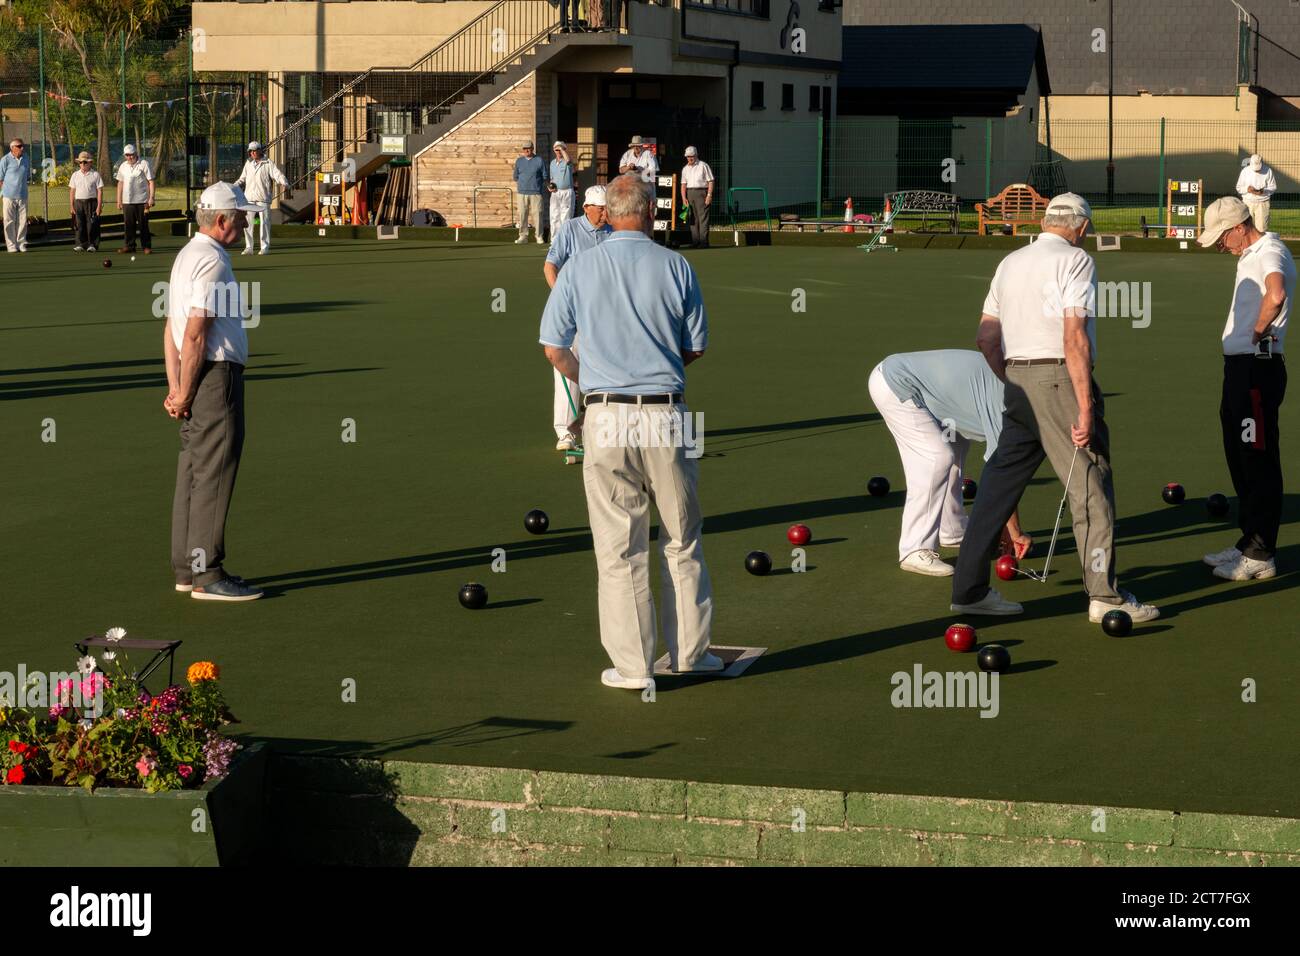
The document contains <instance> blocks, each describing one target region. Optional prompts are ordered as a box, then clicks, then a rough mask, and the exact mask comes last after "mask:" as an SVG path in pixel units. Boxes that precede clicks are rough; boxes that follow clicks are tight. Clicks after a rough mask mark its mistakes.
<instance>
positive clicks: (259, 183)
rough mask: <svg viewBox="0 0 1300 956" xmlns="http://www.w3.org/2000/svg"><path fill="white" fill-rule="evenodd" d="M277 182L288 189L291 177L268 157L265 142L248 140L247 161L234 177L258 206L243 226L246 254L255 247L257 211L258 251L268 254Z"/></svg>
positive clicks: (260, 253) (251, 202) (259, 253)
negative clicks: (258, 229) (260, 233)
mask: <svg viewBox="0 0 1300 956" xmlns="http://www.w3.org/2000/svg"><path fill="white" fill-rule="evenodd" d="M276 183H279V184H280V185H281V186H283V187H285V189H286V190H287V189H288V187H289V180H288V179H286V178H285V176H284V173H282V172H281V171H280V167H279V166H277V165H275V163H273V162H271V160H269V159H267V158H266V157H265V156H264V155H263V153H262V144H261V143H259V142H258V141H257V140H253V141H252V142H251V143H249V144H248V161H247V162H246V163H244V169H243V171H242V172H241V173H240V174H239V178H238V179H236V180H235V185H236V186H238V187H239V188H240V189H242V190H244V195H245V196H246V197H247V198H248V201H249V203H250V204H251V205H254V206H256V207H257V211H256V213H252V212H250V213H249V214H248V228H247V229H246V230H244V255H250V254H251V253H252V251H253V245H254V243H253V236H254V227H253V216H254V215H256V216H258V217H259V218H260V219H261V220H262V248H261V250H260V251H259V252H258V255H259V256H264V255H266V250H268V249H270V248H271V200H272V199H273V198H274V196H275V184H276Z"/></svg>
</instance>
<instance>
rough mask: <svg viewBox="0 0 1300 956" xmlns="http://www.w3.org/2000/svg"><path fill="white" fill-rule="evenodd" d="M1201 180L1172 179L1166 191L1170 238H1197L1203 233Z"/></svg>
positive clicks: (1166, 215) (1166, 212) (1168, 233)
mask: <svg viewBox="0 0 1300 956" xmlns="http://www.w3.org/2000/svg"><path fill="white" fill-rule="evenodd" d="M1201 185H1202V183H1201V180H1199V179H1171V180H1169V182H1168V188H1167V189H1166V192H1165V223H1166V225H1167V231H1166V233H1165V235H1167V236H1168V237H1169V238H1170V239H1195V238H1196V237H1197V236H1199V235H1200V234H1201V215H1202V208H1201V201H1202V192H1201Z"/></svg>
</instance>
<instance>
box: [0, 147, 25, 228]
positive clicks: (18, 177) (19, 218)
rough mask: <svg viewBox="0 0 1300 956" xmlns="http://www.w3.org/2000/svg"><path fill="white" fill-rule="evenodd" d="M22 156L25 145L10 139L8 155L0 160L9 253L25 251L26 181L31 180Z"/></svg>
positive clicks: (0, 187) (0, 188)
mask: <svg viewBox="0 0 1300 956" xmlns="http://www.w3.org/2000/svg"><path fill="white" fill-rule="evenodd" d="M26 153H27V144H26V143H24V142H23V141H22V140H21V139H13V140H11V141H10V142H9V152H7V153H5V155H4V158H3V159H0V196H3V203H2V205H3V206H4V231H5V249H6V250H7V251H9V252H26V251H27V180H29V179H31V178H32V163H31V160H29V159H28V158H27V155H26Z"/></svg>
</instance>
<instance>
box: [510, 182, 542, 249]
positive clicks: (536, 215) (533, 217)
mask: <svg viewBox="0 0 1300 956" xmlns="http://www.w3.org/2000/svg"><path fill="white" fill-rule="evenodd" d="M515 211H516V213H517V214H518V218H519V238H520V239H527V238H528V226H529V224H530V223H531V224H532V227H533V232H535V233H536V234H537V241H538V242H541V241H542V197H541V194H540V193H539V194H533V193H519V194H518V196H517V197H516V210H515Z"/></svg>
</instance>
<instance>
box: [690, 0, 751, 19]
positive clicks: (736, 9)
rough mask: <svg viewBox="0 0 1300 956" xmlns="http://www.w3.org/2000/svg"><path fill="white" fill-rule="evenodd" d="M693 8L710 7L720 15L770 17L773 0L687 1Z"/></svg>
mask: <svg viewBox="0 0 1300 956" xmlns="http://www.w3.org/2000/svg"><path fill="white" fill-rule="evenodd" d="M686 3H687V4H689V5H690V6H693V7H708V8H710V9H712V10H716V11H718V12H720V13H739V14H743V15H745V16H749V17H769V18H770V14H771V8H772V0H686Z"/></svg>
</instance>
